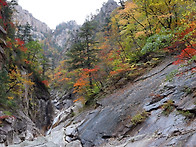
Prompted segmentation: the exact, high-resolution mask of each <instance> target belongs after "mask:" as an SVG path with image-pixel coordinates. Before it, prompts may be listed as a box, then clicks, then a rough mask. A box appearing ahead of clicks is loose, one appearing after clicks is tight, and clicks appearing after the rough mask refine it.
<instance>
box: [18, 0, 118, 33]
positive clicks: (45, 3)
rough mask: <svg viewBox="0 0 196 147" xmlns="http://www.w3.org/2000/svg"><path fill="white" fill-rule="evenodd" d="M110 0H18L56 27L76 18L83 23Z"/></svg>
mask: <svg viewBox="0 0 196 147" xmlns="http://www.w3.org/2000/svg"><path fill="white" fill-rule="evenodd" d="M107 1H108V0H18V3H19V5H21V6H22V7H23V9H26V10H28V11H29V12H30V13H32V14H33V16H34V17H35V18H37V19H39V20H41V21H42V22H45V23H46V24H47V25H48V26H49V27H50V28H51V29H55V28H56V26H57V25H58V24H60V23H61V22H67V21H69V20H76V22H77V23H78V24H82V23H83V22H84V20H85V18H86V17H87V16H88V15H90V14H91V13H93V14H95V13H96V10H97V9H100V8H101V6H102V4H103V3H104V2H107ZM115 1H117V2H118V1H119V0H115Z"/></svg>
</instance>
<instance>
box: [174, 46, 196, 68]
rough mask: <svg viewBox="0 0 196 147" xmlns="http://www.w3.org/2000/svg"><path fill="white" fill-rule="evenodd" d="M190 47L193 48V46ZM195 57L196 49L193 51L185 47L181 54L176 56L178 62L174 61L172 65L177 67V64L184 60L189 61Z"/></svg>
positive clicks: (189, 47)
mask: <svg viewBox="0 0 196 147" xmlns="http://www.w3.org/2000/svg"><path fill="white" fill-rule="evenodd" d="M192 46H195V44H194V45H192ZM195 55H196V49H193V48H192V47H191V46H187V48H185V49H183V50H182V52H181V54H180V55H178V56H177V58H178V60H177V61H175V62H174V63H173V64H175V65H177V64H179V63H183V62H184V61H185V60H187V59H191V58H192V57H193V56H195Z"/></svg>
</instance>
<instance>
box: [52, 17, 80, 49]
mask: <svg viewBox="0 0 196 147" xmlns="http://www.w3.org/2000/svg"><path fill="white" fill-rule="evenodd" d="M79 27H80V26H79V25H78V24H77V23H76V21H73V20H72V21H68V22H66V23H65V22H63V23H61V24H59V25H58V26H57V27H56V29H55V30H54V32H53V37H52V38H53V40H54V41H55V42H56V44H57V45H58V46H60V47H64V46H65V43H66V42H67V41H68V40H69V39H70V38H71V32H73V31H75V30H77V29H79Z"/></svg>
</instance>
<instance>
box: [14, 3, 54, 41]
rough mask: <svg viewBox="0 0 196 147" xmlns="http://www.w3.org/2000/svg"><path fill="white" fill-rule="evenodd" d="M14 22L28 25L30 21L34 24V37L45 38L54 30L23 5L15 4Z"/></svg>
mask: <svg viewBox="0 0 196 147" xmlns="http://www.w3.org/2000/svg"><path fill="white" fill-rule="evenodd" d="M15 9H16V12H15V13H14V16H13V19H14V22H15V23H16V24H18V25H26V24H27V23H29V24H30V25H31V26H32V29H33V32H32V35H33V37H34V39H38V40H44V39H45V38H46V37H47V34H50V33H52V30H51V29H50V28H49V27H48V26H47V25H46V24H45V23H43V22H41V21H40V20H38V19H36V18H34V17H33V15H32V14H31V13H29V12H28V11H27V10H24V9H22V7H21V6H19V5H17V6H15Z"/></svg>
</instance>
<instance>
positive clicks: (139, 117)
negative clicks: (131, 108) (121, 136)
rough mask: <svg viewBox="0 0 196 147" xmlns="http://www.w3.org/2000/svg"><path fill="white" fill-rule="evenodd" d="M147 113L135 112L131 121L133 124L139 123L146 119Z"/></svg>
mask: <svg viewBox="0 0 196 147" xmlns="http://www.w3.org/2000/svg"><path fill="white" fill-rule="evenodd" d="M148 115H149V113H148V112H146V111H142V112H141V113H138V114H136V115H135V116H133V117H132V119H131V122H132V123H133V125H137V124H140V123H142V122H144V121H145V120H146V118H147V117H148Z"/></svg>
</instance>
